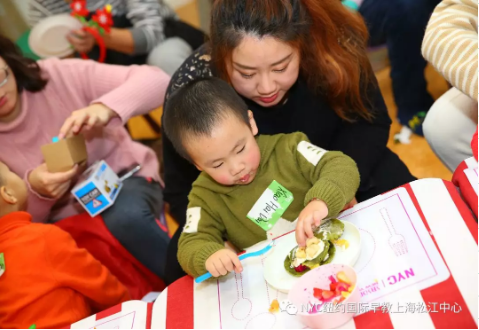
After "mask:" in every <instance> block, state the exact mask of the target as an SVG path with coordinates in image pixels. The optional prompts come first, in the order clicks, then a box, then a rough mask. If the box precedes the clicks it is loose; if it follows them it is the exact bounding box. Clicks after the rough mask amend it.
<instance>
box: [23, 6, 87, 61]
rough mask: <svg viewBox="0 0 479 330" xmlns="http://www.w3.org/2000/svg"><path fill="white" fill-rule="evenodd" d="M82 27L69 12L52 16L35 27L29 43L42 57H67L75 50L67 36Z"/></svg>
mask: <svg viewBox="0 0 479 330" xmlns="http://www.w3.org/2000/svg"><path fill="white" fill-rule="evenodd" d="M81 28H82V23H81V22H80V21H79V20H78V19H76V18H74V17H72V16H70V15H69V14H61V15H55V16H50V17H47V18H45V19H43V20H41V21H40V22H38V24H37V25H35V26H34V27H33V29H32V31H31V32H30V36H29V38H28V44H29V45H30V48H31V50H32V51H33V52H34V53H35V54H37V55H38V56H40V57H43V58H45V57H65V56H68V55H70V54H72V53H73V52H74V50H73V49H72V48H71V47H70V43H69V42H68V40H67V38H66V36H67V35H68V34H69V33H70V32H71V31H72V30H77V29H81Z"/></svg>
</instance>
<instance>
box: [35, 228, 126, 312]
mask: <svg viewBox="0 0 479 330" xmlns="http://www.w3.org/2000/svg"><path fill="white" fill-rule="evenodd" d="M49 227H50V228H49V230H48V231H46V232H45V234H44V240H45V243H44V244H45V247H46V249H47V252H48V255H47V258H48V259H47V260H48V261H49V262H50V267H51V269H52V270H53V271H52V272H51V274H52V276H53V278H54V279H55V280H56V281H57V282H58V283H59V284H60V285H61V286H62V287H66V288H71V289H73V290H75V291H77V292H79V293H80V294H82V295H83V296H85V297H86V298H87V299H88V301H89V303H90V306H91V307H92V309H93V312H94V313H96V312H99V311H102V310H105V309H107V308H109V307H112V306H115V305H117V304H120V303H122V302H124V301H128V300H130V299H131V298H130V294H129V293H128V291H127V289H126V288H125V286H124V285H123V284H121V283H120V282H119V281H118V279H117V278H116V277H115V276H113V275H112V274H111V273H110V272H109V271H108V269H107V268H106V267H105V266H103V265H102V264H101V263H100V262H99V261H98V260H96V259H95V258H93V256H92V255H91V254H90V253H89V252H88V251H87V250H85V249H80V248H79V247H78V246H77V245H76V243H75V241H74V240H73V238H72V237H71V236H70V234H68V233H67V232H65V231H63V230H61V229H60V228H58V227H56V226H53V225H51V226H49Z"/></svg>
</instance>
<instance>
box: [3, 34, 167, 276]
mask: <svg viewBox="0 0 479 330" xmlns="http://www.w3.org/2000/svg"><path fill="white" fill-rule="evenodd" d="M168 82H169V77H168V76H167V75H166V74H165V73H164V72H163V71H161V70H160V69H158V68H153V67H147V66H130V67H124V66H113V65H106V64H99V63H96V62H93V61H84V60H77V59H71V60H58V59H49V60H43V61H40V62H34V61H32V60H30V59H27V58H25V57H23V56H22V55H21V53H20V51H19V50H18V49H17V47H16V46H15V44H14V43H13V42H12V41H10V40H9V39H7V38H5V37H2V36H1V35H0V141H1V143H0V161H2V162H3V163H5V164H6V165H7V166H8V167H9V168H10V170H11V171H12V172H14V173H16V174H17V175H19V176H20V177H22V178H23V179H24V180H25V183H26V184H27V187H28V209H27V211H28V212H29V213H30V214H31V215H32V217H33V221H34V222H47V221H55V220H59V219H63V218H66V217H68V216H71V215H75V214H78V213H80V212H84V210H83V209H82V208H81V206H79V205H78V204H77V203H75V201H74V198H73V196H72V195H71V194H70V193H69V191H70V189H71V188H72V186H73V185H74V184H75V182H76V180H77V178H78V176H79V175H80V174H81V172H82V170H84V169H85V168H84V167H81V166H80V167H78V166H75V167H73V168H72V169H70V170H68V171H66V172H60V173H50V172H49V171H48V169H47V166H46V164H45V163H44V161H43V156H42V153H41V146H42V145H44V144H47V143H51V141H52V138H53V137H54V136H57V135H58V136H59V137H61V136H69V135H72V134H79V133H80V132H81V133H82V134H83V135H84V137H85V140H86V144H87V151H88V164H87V165H88V166H89V165H91V164H93V163H94V162H96V161H99V160H105V161H106V162H107V163H108V165H110V167H112V169H113V170H114V171H116V172H120V171H122V170H125V169H128V168H129V167H131V166H132V165H134V164H137V163H139V164H141V166H142V168H141V170H140V171H139V172H138V175H137V176H133V177H131V178H129V179H127V180H125V181H124V185H123V188H122V191H121V193H120V194H119V195H118V198H117V200H116V202H115V204H114V205H112V206H111V207H110V208H109V209H107V210H106V211H104V212H103V213H102V217H103V220H104V221H105V224H106V226H107V227H108V229H109V230H110V232H111V233H112V234H113V235H114V236H115V237H116V238H117V239H118V241H119V242H120V243H121V244H122V245H123V246H124V247H125V248H126V249H127V250H128V251H129V252H130V253H131V254H132V255H133V256H135V257H136V258H137V259H138V260H139V261H140V262H142V263H143V264H144V265H145V266H146V267H148V268H149V269H150V270H151V271H153V272H154V273H156V274H157V275H159V276H163V271H164V262H165V252H166V248H167V245H168V242H169V238H168V235H167V233H166V232H164V231H163V230H162V229H161V228H160V227H159V226H158V224H157V220H156V219H157V218H158V217H159V215H160V211H161V207H162V187H161V185H160V183H159V182H160V177H159V172H158V160H157V158H156V156H155V154H154V152H153V151H152V150H150V149H148V148H147V147H145V146H143V145H141V144H139V143H135V142H133V141H132V140H131V138H130V136H129V135H128V132H127V131H126V130H125V128H124V127H123V125H122V123H123V124H124V123H125V122H126V121H127V120H128V119H129V118H130V117H131V116H134V115H139V114H144V113H146V112H149V111H151V110H152V109H154V108H156V107H159V106H161V104H162V101H163V97H164V93H165V89H166V87H167V84H168ZM158 92H160V94H159V95H158Z"/></svg>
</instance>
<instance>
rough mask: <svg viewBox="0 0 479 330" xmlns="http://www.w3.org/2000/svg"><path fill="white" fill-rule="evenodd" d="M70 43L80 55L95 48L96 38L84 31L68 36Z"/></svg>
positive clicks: (74, 32) (73, 32) (77, 31)
mask: <svg viewBox="0 0 479 330" xmlns="http://www.w3.org/2000/svg"><path fill="white" fill-rule="evenodd" d="M67 40H68V42H69V43H70V44H71V45H72V46H73V49H75V50H76V51H77V52H79V53H89V52H90V51H91V50H92V49H93V46H95V42H96V41H95V37H93V35H92V34H91V33H89V32H87V31H84V30H82V29H79V30H75V31H72V32H71V33H70V34H69V35H67Z"/></svg>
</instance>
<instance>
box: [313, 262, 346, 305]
mask: <svg viewBox="0 0 479 330" xmlns="http://www.w3.org/2000/svg"><path fill="white" fill-rule="evenodd" d="M328 279H329V281H330V283H329V290H327V289H321V288H313V296H314V298H316V299H318V300H319V304H318V303H316V302H311V301H310V304H311V305H312V306H314V308H313V309H312V310H311V311H310V312H309V313H310V314H312V313H317V312H319V311H320V310H321V307H322V305H323V304H326V303H332V304H334V305H335V304H338V303H341V302H343V301H344V300H345V299H346V298H348V297H349V296H350V295H351V292H353V290H354V284H352V283H351V280H350V279H349V278H348V277H347V276H346V274H345V273H344V272H343V271H340V272H338V273H337V274H336V275H331V276H329V277H328Z"/></svg>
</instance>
